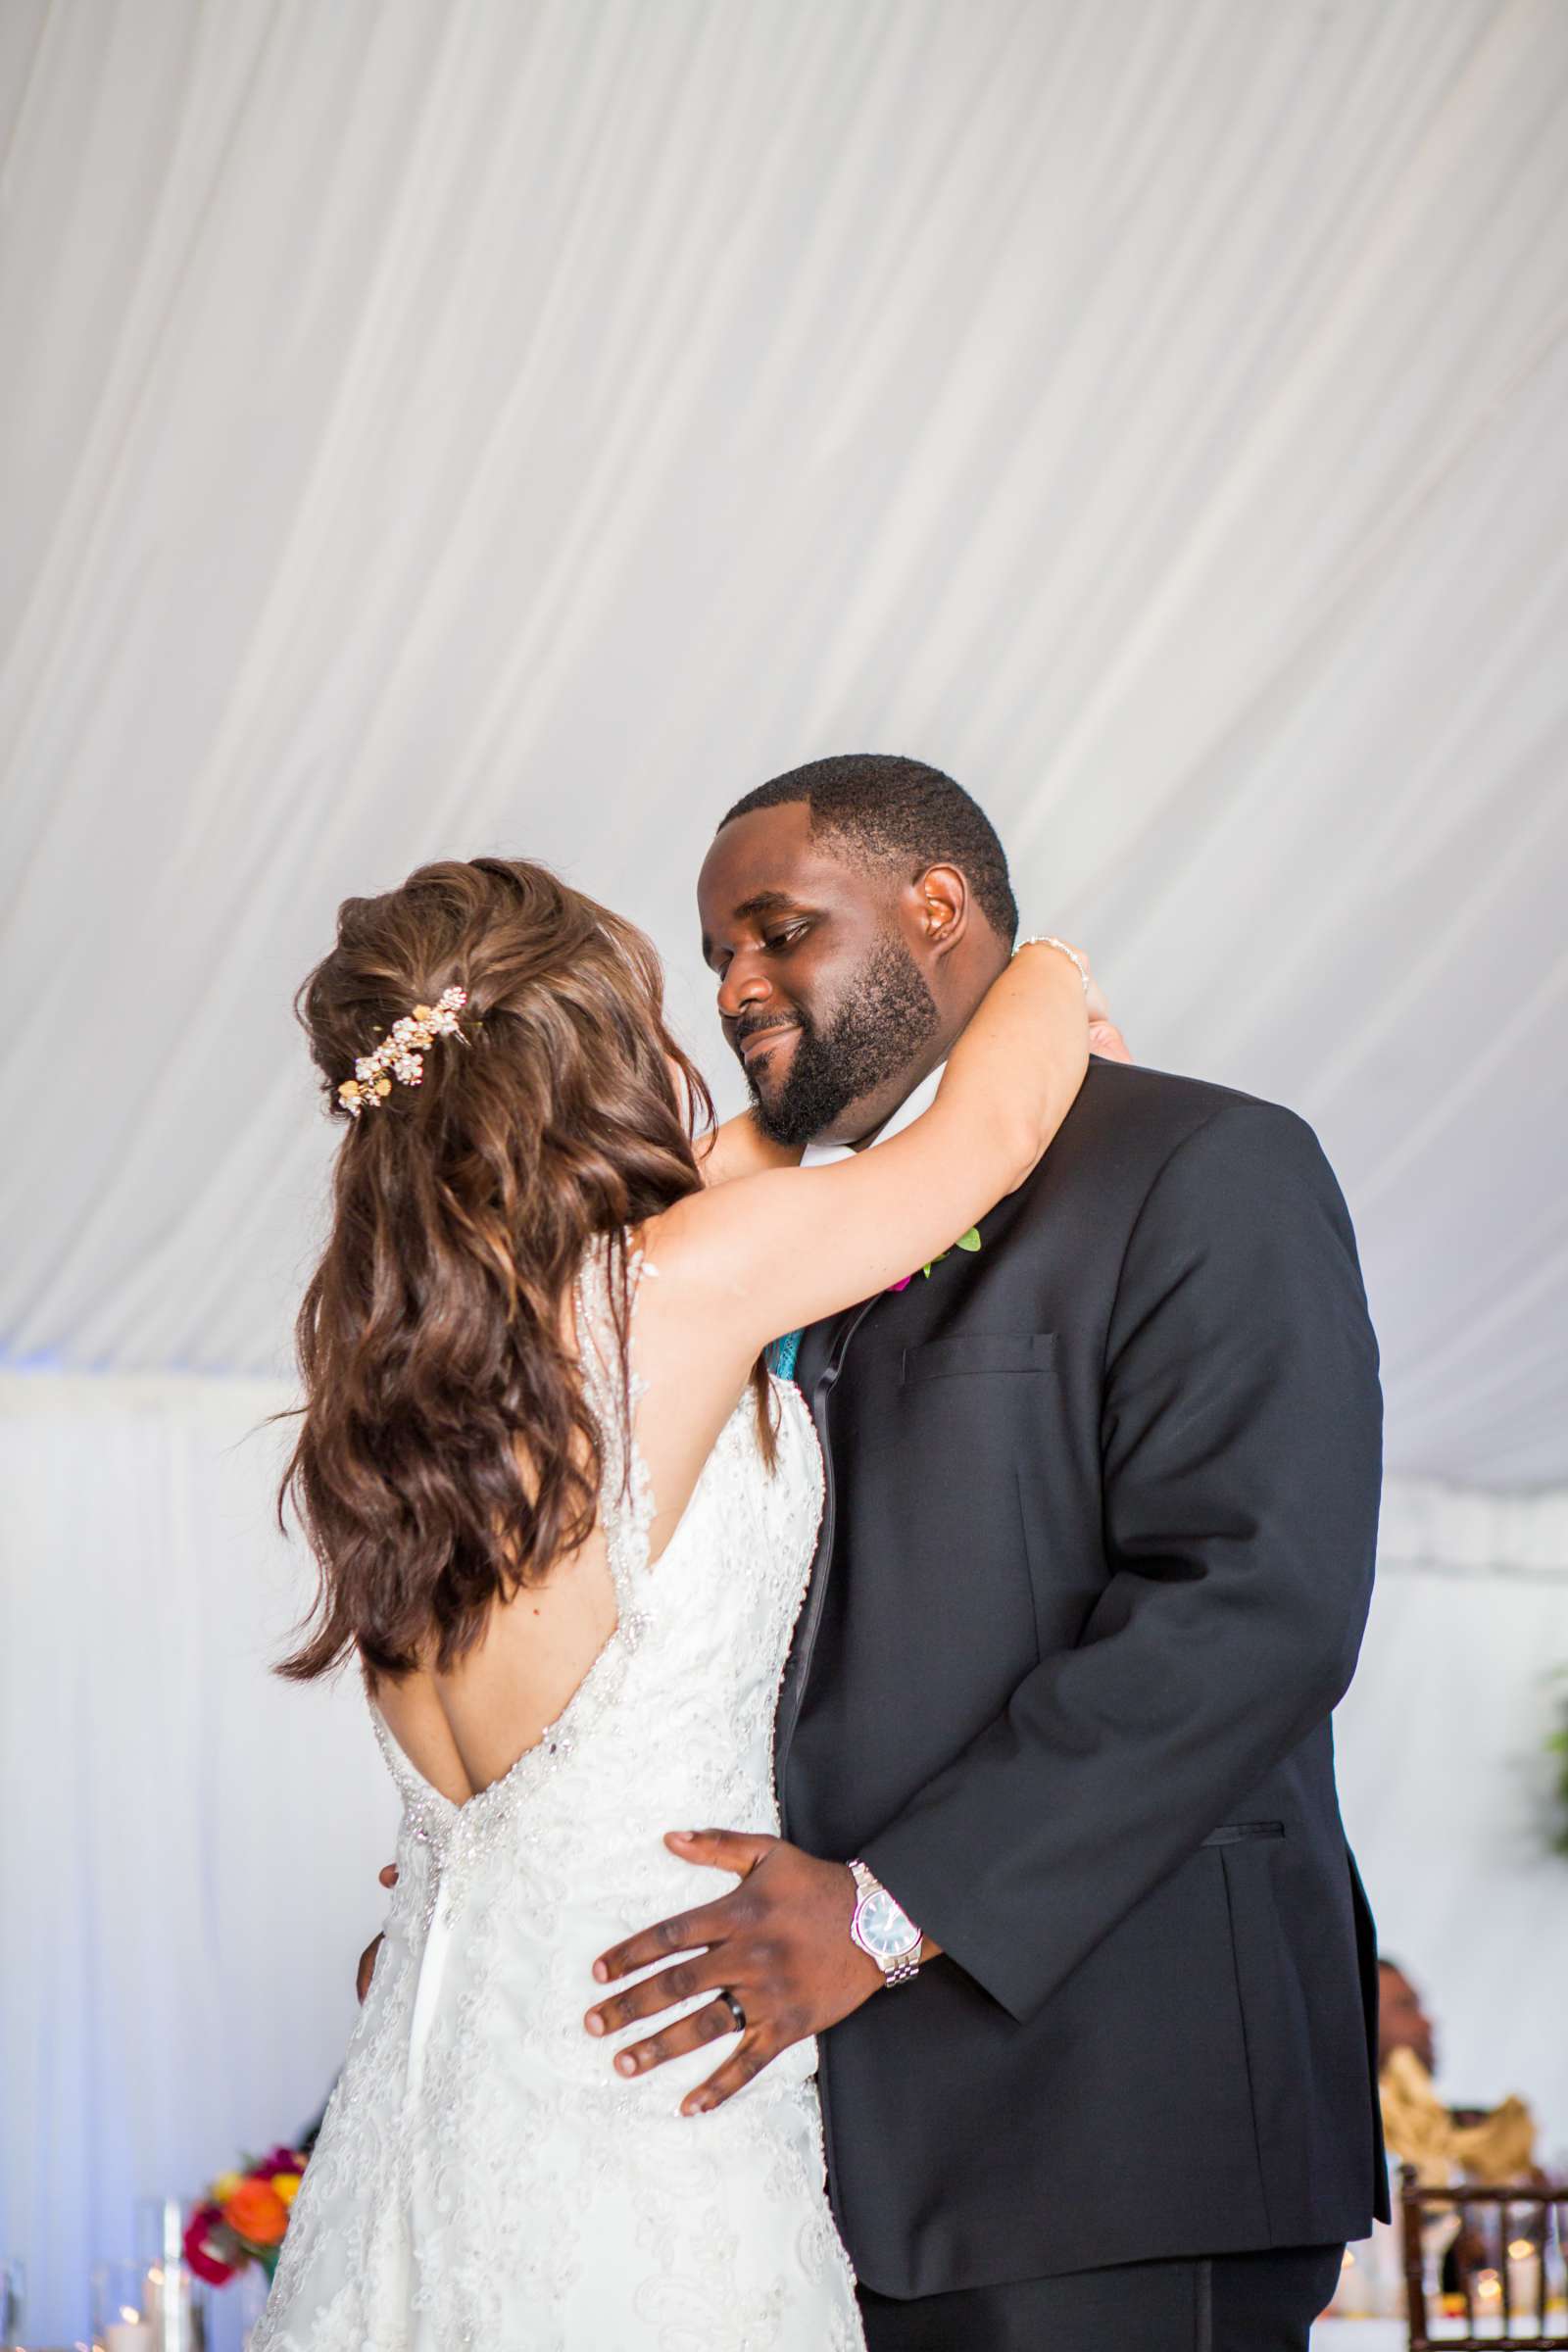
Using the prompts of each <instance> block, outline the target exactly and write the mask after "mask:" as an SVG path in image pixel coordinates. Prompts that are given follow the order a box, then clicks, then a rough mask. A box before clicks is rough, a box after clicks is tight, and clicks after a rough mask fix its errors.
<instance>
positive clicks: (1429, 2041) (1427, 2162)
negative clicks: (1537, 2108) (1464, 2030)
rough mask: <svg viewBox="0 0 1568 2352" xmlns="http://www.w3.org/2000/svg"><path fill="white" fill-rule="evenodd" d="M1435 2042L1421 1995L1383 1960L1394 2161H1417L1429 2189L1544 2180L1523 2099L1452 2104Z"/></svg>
mask: <svg viewBox="0 0 1568 2352" xmlns="http://www.w3.org/2000/svg"><path fill="white" fill-rule="evenodd" d="M1437 2071H1438V2059H1437V2040H1436V2036H1435V2034H1434V2033H1433V2030H1432V2021H1431V2019H1430V2018H1429V2017H1428V2016H1427V2013H1426V2011H1425V2010H1424V2009H1423V2007H1422V2005H1421V1995H1420V1994H1419V1992H1418V1991H1417V1990H1416V1988H1415V1986H1414V1985H1412V1984H1411V1982H1410V1979H1409V1977H1408V1976H1407V1975H1406V1974H1405V1972H1404V1970H1403V1969H1402V1968H1401V1967H1400V1966H1399V1965H1398V1963H1397V1961H1394V1960H1386V1959H1380V1960H1379V1962H1378V2095H1379V2098H1380V2100H1381V2103H1382V2107H1383V2131H1384V2136H1385V2137H1386V2139H1387V2140H1388V2143H1389V2154H1390V2156H1391V2158H1393V2159H1394V2160H1396V2161H1397V2162H1398V2163H1400V2164H1412V2165H1414V2167H1415V2169H1416V2171H1417V2173H1418V2174H1419V2175H1420V2177H1421V2180H1422V2183H1423V2185H1424V2186H1426V2187H1429V2188H1440V2187H1442V2186H1444V2185H1445V2184H1446V2182H1448V2181H1450V2180H1473V2181H1475V2182H1476V2183H1477V2185H1478V2186H1482V2187H1490V2186H1492V2185H1494V2184H1497V2183H1500V2182H1502V2181H1505V2180H1538V2181H1539V2180H1540V2179H1541V2176H1540V2175H1539V2173H1538V2172H1537V2171H1536V2164H1535V2156H1536V2123H1535V2118H1534V2117H1533V2116H1532V2114H1531V2112H1530V2110H1529V2108H1528V2107H1527V2106H1526V2105H1525V2103H1524V2101H1523V2099H1519V2098H1514V2097H1511V2096H1510V2097H1508V2098H1506V2099H1504V2100H1503V2102H1502V2104H1501V2106H1500V2107H1493V2108H1486V2107H1447V2106H1445V2104H1444V2102H1443V2101H1442V2099H1440V2098H1439V2096H1438V2094H1437V2091H1436V2090H1435V2089H1434V2088H1433V2082H1432V2078H1433V2076H1434V2075H1435V2074H1436V2073H1437Z"/></svg>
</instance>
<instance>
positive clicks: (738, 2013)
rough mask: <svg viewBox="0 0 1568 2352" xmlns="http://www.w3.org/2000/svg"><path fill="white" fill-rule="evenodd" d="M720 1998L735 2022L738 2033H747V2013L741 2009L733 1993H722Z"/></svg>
mask: <svg viewBox="0 0 1568 2352" xmlns="http://www.w3.org/2000/svg"><path fill="white" fill-rule="evenodd" d="M718 1997H719V1999H720V2000H721V2001H722V2002H723V2004H724V2006H725V2008H726V2009H727V2010H728V2011H729V2013H730V2015H731V2017H732V2018H733V2019H734V2020H735V2031H736V2033H737V2034H744V2033H745V2031H746V2012H745V2010H744V2009H743V2008H742V2007H741V2005H740V2003H739V2001H738V2000H737V1999H736V1998H735V1995H734V1994H733V1993H732V1992H721V1993H720V1994H719V1996H718Z"/></svg>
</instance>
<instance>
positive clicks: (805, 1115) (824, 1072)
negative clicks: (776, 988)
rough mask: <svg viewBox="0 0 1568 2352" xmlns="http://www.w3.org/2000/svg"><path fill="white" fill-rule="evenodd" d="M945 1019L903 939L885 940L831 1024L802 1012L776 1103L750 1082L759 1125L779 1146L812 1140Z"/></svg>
mask: <svg viewBox="0 0 1568 2352" xmlns="http://www.w3.org/2000/svg"><path fill="white" fill-rule="evenodd" d="M940 1019H941V1015H940V1013H939V1012H938V1011H937V1007H936V1001H935V999H934V998H933V997H932V994H931V991H930V990H929V989H928V988H927V986H926V984H925V980H924V978H923V977H922V975H921V971H920V967H919V965H918V964H917V963H916V962H915V960H914V957H913V956H911V955H910V954H909V951H908V949H907V947H906V946H905V945H904V942H903V941H902V940H901V939H895V938H886V939H882V940H879V941H878V942H877V945H876V946H875V947H874V948H873V949H872V951H871V953H870V955H869V956H867V957H866V959H865V961H864V963H862V964H861V966H860V968H859V970H858V972H857V973H856V974H855V977H854V979H853V980H852V981H851V983H850V987H849V991H848V994H847V996H846V998H845V1002H844V1003H843V1005H840V1007H839V1009H838V1011H837V1012H836V1013H834V1014H833V1015H832V1017H831V1019H830V1020H829V1021H828V1022H827V1023H826V1025H825V1026H824V1027H822V1028H818V1027H817V1026H816V1024H815V1023H814V1022H813V1021H810V1020H809V1019H808V1018H807V1017H806V1015H805V1014H804V1013H801V1014H800V1016H799V1020H800V1036H799V1038H798V1040H797V1042H796V1047H795V1052H794V1054H793V1055H792V1056H791V1060H790V1066H789V1070H788V1073H787V1075H786V1077H785V1079H784V1083H783V1085H782V1086H781V1087H780V1088H779V1089H778V1091H777V1093H776V1094H774V1096H773V1097H772V1099H771V1101H768V1100H766V1099H765V1098H764V1097H763V1096H762V1095H761V1093H760V1091H759V1089H758V1086H757V1083H756V1081H755V1079H754V1080H752V1081H751V1089H752V1102H753V1104H754V1106H755V1108H756V1112H757V1123H758V1125H759V1126H760V1128H761V1130H762V1132H763V1134H764V1135H770V1136H771V1137H772V1139H773V1141H774V1143H775V1144H809V1142H810V1140H811V1138H812V1136H813V1135H820V1134H821V1132H822V1130H823V1128H824V1127H830V1126H831V1125H832V1124H833V1122H834V1120H835V1119H837V1118H839V1117H841V1116H842V1115H843V1113H844V1112H845V1111H846V1110H848V1109H849V1107H850V1104H851V1103H858V1101H859V1099H860V1097H861V1096H862V1095H868V1094H870V1093H871V1092H872V1090H873V1089H874V1088H876V1087H879V1086H884V1085H886V1083H887V1081H888V1080H889V1079H890V1078H893V1077H896V1076H897V1075H898V1073H899V1071H901V1070H903V1069H906V1068H907V1067H908V1065H909V1064H910V1063H911V1062H912V1061H913V1060H914V1058H915V1056H916V1054H918V1053H919V1051H920V1048H921V1047H922V1046H923V1045H925V1044H926V1043H927V1042H928V1040H929V1039H930V1038H931V1037H932V1036H933V1035H934V1033H935V1031H936V1028H937V1025H938V1023H939V1021H940ZM744 1035H745V1032H744V1031H742V1032H739V1033H738V1034H737V1037H736V1043H737V1044H739V1043H740V1042H741V1040H742V1038H743V1037H744Z"/></svg>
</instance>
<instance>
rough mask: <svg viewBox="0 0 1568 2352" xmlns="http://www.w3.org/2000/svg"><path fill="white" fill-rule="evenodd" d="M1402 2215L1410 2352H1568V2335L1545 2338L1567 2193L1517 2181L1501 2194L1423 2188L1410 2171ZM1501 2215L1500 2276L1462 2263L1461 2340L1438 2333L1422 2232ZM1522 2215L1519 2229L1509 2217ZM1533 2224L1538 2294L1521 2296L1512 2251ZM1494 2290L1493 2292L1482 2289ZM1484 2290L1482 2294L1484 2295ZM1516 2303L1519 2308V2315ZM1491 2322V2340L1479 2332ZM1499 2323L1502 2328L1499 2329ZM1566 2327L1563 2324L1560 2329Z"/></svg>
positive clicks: (1565, 2241) (1567, 2212) (1567, 2235)
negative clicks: (1549, 2280) (1513, 2349)
mask: <svg viewBox="0 0 1568 2352" xmlns="http://www.w3.org/2000/svg"><path fill="white" fill-rule="evenodd" d="M1399 2208H1400V2213H1401V2216H1402V2219H1403V2224H1404V2295H1405V2307H1406V2309H1407V2311H1408V2313H1409V2318H1410V2352H1491V2347H1492V2346H1494V2345H1496V2344H1503V2345H1506V2344H1534V2345H1535V2347H1536V2352H1568V2334H1564V2333H1561V2332H1558V2333H1556V2334H1548V2333H1547V2330H1546V2244H1547V2240H1548V2236H1549V2233H1550V2229H1551V2224H1552V2220H1553V2217H1554V2216H1555V2220H1556V2227H1557V2242H1558V2244H1559V2245H1563V2246H1568V2188H1554V2189H1553V2188H1537V2187H1536V2186H1535V2185H1534V2183H1533V2182H1531V2181H1527V2180H1526V2181H1519V2182H1516V2183H1513V2184H1510V2185H1505V2186H1503V2187H1501V2188H1469V2187H1464V2186H1460V2187H1455V2188H1423V2187H1422V2185H1421V2182H1420V2180H1419V2179H1418V2177H1417V2175H1416V2173H1415V2171H1414V2170H1413V2168H1412V2167H1411V2166H1409V2165H1405V2166H1403V2167H1402V2168H1401V2170H1400V2174H1399ZM1493 2212H1497V2213H1498V2221H1499V2243H1498V2259H1497V2262H1496V2266H1495V2269H1491V2268H1489V2269H1487V2270H1477V2269H1475V2268H1473V2267H1472V2266H1471V2265H1469V2264H1466V2263H1461V2264H1460V2266H1459V2268H1460V2285H1461V2287H1462V2289H1463V2292H1464V2309H1465V2317H1464V2328H1465V2332H1464V2334H1463V2335H1453V2334H1450V2333H1449V2332H1448V2329H1447V2327H1445V2328H1444V2329H1443V2331H1442V2333H1440V2334H1435V2333H1434V2332H1433V2329H1434V2324H1435V2321H1436V2317H1437V2315H1436V2314H1435V2313H1434V2312H1433V2310H1432V2308H1431V2305H1432V2298H1431V2297H1430V2296H1429V2295H1428V2293H1427V2283H1426V2262H1425V2241H1424V2232H1425V2230H1426V2229H1427V2228H1428V2227H1429V2226H1430V2224H1431V2223H1433V2222H1435V2221H1440V2220H1443V2219H1444V2218H1446V2217H1447V2216H1449V2215H1452V2214H1455V2213H1456V2214H1457V2215H1458V2216H1459V2222H1460V2226H1461V2229H1464V2230H1466V2231H1468V2230H1469V2229H1471V2228H1472V2227H1475V2225H1474V2224H1473V2222H1472V2216H1473V2215H1476V2214H1486V2215H1490V2214H1491V2213H1493ZM1514 2215H1517V2216H1519V2217H1520V2218H1519V2219H1518V2220H1517V2221H1516V2220H1513V2219H1512V2218H1511V2217H1512V2216H1514ZM1527 2221H1528V2230H1529V2236H1530V2241H1531V2244H1532V2247H1533V2249H1534V2253H1535V2261H1534V2265H1533V2270H1534V2285H1533V2291H1529V2292H1524V2291H1518V2292H1516V2285H1515V2281H1514V2279H1513V2278H1512V2277H1511V2276H1510V2271H1511V2266H1510V2263H1509V2260H1508V2248H1509V2245H1510V2244H1511V2243H1513V2242H1515V2240H1516V2238H1518V2237H1521V2236H1523V2235H1524V2234H1525V2229H1526V2226H1527ZM1488 2281H1490V2282H1491V2283H1492V2292H1491V2293H1488V2292H1487V2291H1486V2284H1485V2283H1484V2282H1488ZM1478 2290H1479V2291H1478ZM1516 2302H1517V2304H1518V2306H1519V2308H1517V2309H1516V2308H1515V2305H1516ZM1481 2322H1485V2324H1486V2327H1487V2332H1486V2333H1485V2334H1481V2333H1480V2332H1479V2331H1478V2324H1479V2323H1481ZM1499 2322H1500V2327H1499V2325H1498V2323H1499ZM1562 2325H1563V2323H1562V2322H1560V2321H1559V2322H1558V2327H1559V2329H1560V2328H1561V2327H1562Z"/></svg>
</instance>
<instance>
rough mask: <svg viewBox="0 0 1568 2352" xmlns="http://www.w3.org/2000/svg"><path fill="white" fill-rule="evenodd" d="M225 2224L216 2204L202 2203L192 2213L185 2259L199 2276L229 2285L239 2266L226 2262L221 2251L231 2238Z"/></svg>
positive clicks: (216, 2284)
mask: <svg viewBox="0 0 1568 2352" xmlns="http://www.w3.org/2000/svg"><path fill="white" fill-rule="evenodd" d="M222 2224H223V2217H222V2215H221V2212H220V2211H219V2209H218V2207H217V2206H216V2205H201V2206H198V2208H197V2210H196V2211H195V2213H193V2214H192V2215H191V2218H190V2223H189V2226H188V2227H187V2229H186V2231H185V2260H186V2261H187V2262H188V2263H189V2264H190V2267H191V2269H192V2270H193V2271H194V2272H195V2274H196V2276H197V2278H205V2279H206V2281H207V2283H208V2285H209V2286H226V2285H227V2284H228V2282H229V2280H230V2279H231V2278H233V2276H234V2273H235V2272H236V2271H237V2270H238V2269H239V2265H238V2263H236V2262H225V2261H224V2259H223V2257H222V2255H221V2252H220V2251H219V2247H220V2245H221V2244H222V2243H223V2241H224V2240H226V2239H227V2238H228V2232H227V2230H226V2229H223V2226H222ZM215 2232H216V2233H218V2234H217V2235H216V2237H215ZM230 2242H231V2241H230Z"/></svg>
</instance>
